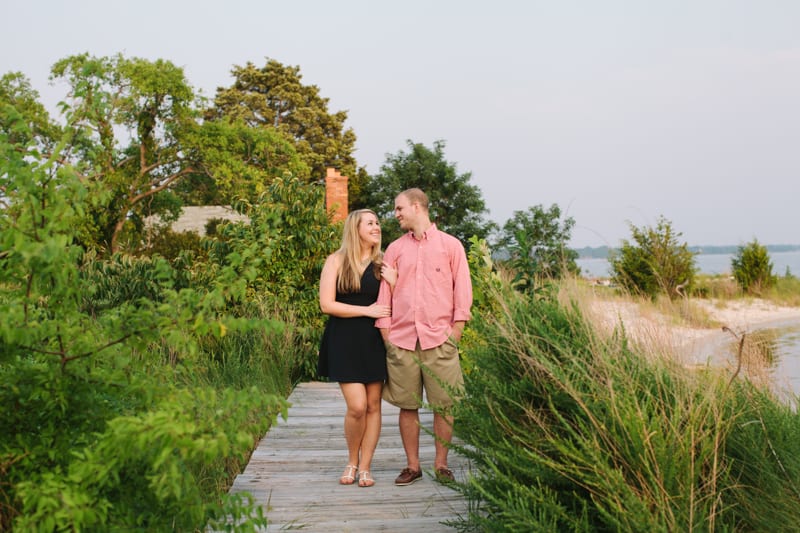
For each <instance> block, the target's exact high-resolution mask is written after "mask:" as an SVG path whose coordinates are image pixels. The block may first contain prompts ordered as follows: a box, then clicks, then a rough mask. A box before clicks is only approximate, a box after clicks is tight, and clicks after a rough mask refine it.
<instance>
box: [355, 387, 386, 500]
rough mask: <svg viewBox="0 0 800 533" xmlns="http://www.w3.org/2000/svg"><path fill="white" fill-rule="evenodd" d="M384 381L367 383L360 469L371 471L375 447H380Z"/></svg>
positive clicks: (370, 483) (367, 484)
mask: <svg viewBox="0 0 800 533" xmlns="http://www.w3.org/2000/svg"><path fill="white" fill-rule="evenodd" d="M382 389H383V382H381V381H376V382H373V383H367V385H366V396H367V415H366V418H367V423H366V429H365V431H364V436H363V438H362V439H361V462H360V465H359V470H361V471H366V472H369V469H370V467H371V465H372V456H373V455H374V454H375V448H377V447H378V439H379V438H380V436H381V392H382ZM373 483H374V482H372V480H371V479H370V480H369V482H368V483H360V484H361V485H362V486H371V485H372V484H373Z"/></svg>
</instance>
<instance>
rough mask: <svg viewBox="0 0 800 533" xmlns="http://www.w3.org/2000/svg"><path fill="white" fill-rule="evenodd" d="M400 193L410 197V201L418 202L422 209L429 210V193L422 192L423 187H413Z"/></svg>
mask: <svg viewBox="0 0 800 533" xmlns="http://www.w3.org/2000/svg"><path fill="white" fill-rule="evenodd" d="M400 194H401V195H403V196H405V197H406V198H408V201H409V202H410V203H412V204H413V203H418V204H419V206H420V207H421V208H422V209H424V210H425V211H428V208H429V205H428V195H427V194H425V193H424V192H422V189H419V188H417V187H413V188H411V189H406V190H404V191H403V192H401V193H400Z"/></svg>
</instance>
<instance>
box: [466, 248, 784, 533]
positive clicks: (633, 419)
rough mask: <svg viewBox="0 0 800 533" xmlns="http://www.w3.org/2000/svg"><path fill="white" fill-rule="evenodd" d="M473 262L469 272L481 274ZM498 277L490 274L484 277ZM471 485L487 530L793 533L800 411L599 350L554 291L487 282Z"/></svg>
mask: <svg viewBox="0 0 800 533" xmlns="http://www.w3.org/2000/svg"><path fill="white" fill-rule="evenodd" d="M474 259H475V258H474V257H473V258H472V260H473V263H474V262H475V261H474ZM477 272H479V273H480V272H483V274H484V275H486V274H487V273H488V270H487V269H486V268H482V269H479V270H477ZM476 287H478V288H479V289H480V290H482V291H483V290H489V291H490V292H488V293H485V294H481V296H480V299H479V301H480V302H482V305H481V307H480V308H479V309H478V316H477V317H476V319H475V320H473V321H472V322H471V329H472V330H473V331H474V335H472V336H470V340H471V343H470V344H469V349H468V360H469V361H470V365H471V366H470V372H469V373H468V374H467V376H466V387H467V398H468V401H465V402H462V403H461V404H459V410H458V412H457V420H456V426H455V427H456V432H457V435H458V436H459V437H460V438H461V439H462V441H463V443H464V445H463V446H459V450H460V451H461V452H462V453H464V454H467V455H468V456H469V457H470V458H471V459H472V460H473V466H474V470H473V472H472V476H471V477H470V478H469V479H468V481H467V482H466V483H465V484H464V485H461V486H459V490H461V491H462V492H463V493H464V494H465V495H467V496H468V497H469V498H471V499H472V501H473V502H474V503H475V505H474V510H473V512H471V513H470V516H469V520H468V522H467V523H464V524H461V525H462V527H464V528H465V529H468V528H470V527H472V528H474V529H478V530H482V531H587V532H588V531H697V530H702V531H794V530H795V529H796V524H797V523H798V521H800V511H798V509H799V508H800V506H798V504H799V503H800V491H799V490H798V483H797V479H798V475H799V474H800V459H798V458H799V457H800V449H799V448H800V445H798V437H800V429H798V428H800V425H798V416H800V415H798V414H797V412H796V409H794V408H793V406H791V405H786V404H785V403H782V402H780V401H777V400H776V399H775V398H774V397H772V396H771V395H770V393H768V392H765V390H763V389H760V388H758V387H756V386H754V385H752V384H751V383H750V382H748V381H747V379H744V377H743V376H742V375H738V376H736V377H733V378H732V377H731V376H730V375H725V374H723V373H721V372H718V371H715V370H713V369H711V368H703V369H695V370H687V369H685V368H683V367H681V366H678V365H676V364H675V363H674V362H673V360H672V359H669V358H658V357H653V356H652V355H650V354H645V353H640V352H639V351H638V349H637V348H636V347H635V345H633V344H632V343H630V342H629V341H628V340H626V337H625V333H624V331H618V332H617V334H616V335H614V336H612V337H610V338H606V337H601V336H599V335H598V334H597V333H596V332H595V330H594V328H593V327H592V326H591V324H589V323H588V322H587V320H586V319H585V318H584V317H583V316H582V315H581V313H580V312H579V311H578V307H577V306H570V305H566V306H565V305H563V304H559V303H558V301H557V298H556V295H555V294H554V293H553V292H548V291H538V292H537V293H535V295H532V294H530V293H520V292H518V291H514V290H512V289H511V287H510V286H509V285H508V284H507V283H504V282H502V281H501V280H500V279H499V278H497V277H492V278H490V279H489V280H488V281H486V282H479V283H476Z"/></svg>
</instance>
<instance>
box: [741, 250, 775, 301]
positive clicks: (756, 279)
mask: <svg viewBox="0 0 800 533" xmlns="http://www.w3.org/2000/svg"><path fill="white" fill-rule="evenodd" d="M731 268H732V270H733V277H734V278H735V279H736V282H737V283H738V284H739V286H740V287H741V288H742V290H743V291H744V292H746V293H749V294H760V293H761V292H762V291H763V290H764V289H768V288H770V287H772V286H773V285H775V283H776V281H777V278H776V276H775V274H774V273H773V271H772V261H771V260H770V256H769V251H767V247H766V246H763V245H761V244H760V243H759V242H758V240H757V239H754V240H753V241H752V242H749V243H747V244H746V245H744V246H739V247H738V249H737V250H736V254H735V255H734V256H733V258H732V259H731Z"/></svg>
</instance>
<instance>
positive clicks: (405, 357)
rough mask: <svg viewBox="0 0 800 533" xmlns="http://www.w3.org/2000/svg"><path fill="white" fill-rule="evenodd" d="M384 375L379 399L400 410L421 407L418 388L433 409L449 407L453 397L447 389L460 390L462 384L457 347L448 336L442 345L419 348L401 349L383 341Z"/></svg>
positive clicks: (462, 377)
mask: <svg viewBox="0 0 800 533" xmlns="http://www.w3.org/2000/svg"><path fill="white" fill-rule="evenodd" d="M386 370H387V372H388V377H387V380H386V385H385V386H384V387H383V399H384V400H386V401H387V402H389V403H390V404H392V405H395V406H397V407H399V408H401V409H419V408H420V407H422V388H423V386H424V387H425V398H426V400H427V401H428V403H429V404H430V405H431V406H432V407H434V408H449V407H452V406H453V403H455V400H456V399H457V398H454V397H453V396H451V390H452V391H453V392H455V393H460V392H461V390H462V389H463V386H464V376H463V375H462V373H461V363H460V361H459V359H458V346H456V343H455V341H453V338H452V337H448V338H447V340H446V341H445V342H444V344H442V345H440V346H437V347H436V348H431V349H430V350H421V349H420V347H419V342H417V349H416V350H413V351H411V350H404V349H403V348H399V347H397V346H395V345H394V344H392V343H390V342H387V343H386Z"/></svg>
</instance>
